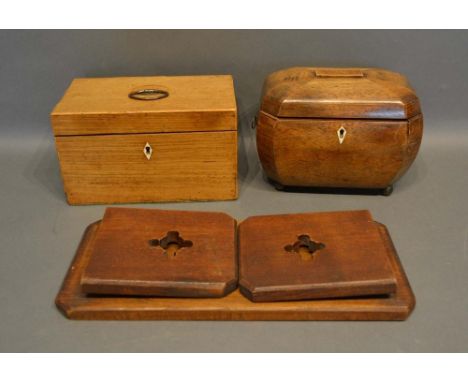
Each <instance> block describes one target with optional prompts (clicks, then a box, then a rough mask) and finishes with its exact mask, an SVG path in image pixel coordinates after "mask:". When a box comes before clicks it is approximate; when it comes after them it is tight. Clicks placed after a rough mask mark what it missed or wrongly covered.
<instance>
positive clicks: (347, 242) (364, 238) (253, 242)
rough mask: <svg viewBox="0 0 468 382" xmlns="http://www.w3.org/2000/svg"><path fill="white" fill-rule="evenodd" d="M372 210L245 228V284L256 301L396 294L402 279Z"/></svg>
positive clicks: (276, 218) (286, 218)
mask: <svg viewBox="0 0 468 382" xmlns="http://www.w3.org/2000/svg"><path fill="white" fill-rule="evenodd" d="M380 226H381V225H380V224H379V223H376V222H374V221H373V219H372V216H371V214H370V213H369V211H343V212H323V213H303V214H290V215H271V216H255V217H250V218H248V219H246V220H244V221H243V222H242V223H241V224H240V226H239V267H240V268H239V285H240V289H241V292H242V293H243V294H244V295H246V296H247V297H248V298H249V299H251V300H252V301H287V300H306V299H319V298H335V297H351V296H353V297H355V296H366V295H381V294H391V293H394V292H395V290H396V285H397V281H396V277H395V275H394V273H393V270H392V266H391V263H390V260H389V255H388V246H387V245H386V243H385V240H384V238H383V237H382V233H381V231H382V230H381V229H380Z"/></svg>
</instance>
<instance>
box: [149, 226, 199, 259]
mask: <svg viewBox="0 0 468 382" xmlns="http://www.w3.org/2000/svg"><path fill="white" fill-rule="evenodd" d="M148 243H149V245H150V246H151V247H158V246H159V247H161V248H162V249H164V255H167V256H168V257H169V258H172V257H175V256H176V255H177V251H179V249H181V248H184V247H187V248H188V247H191V246H192V245H193V243H192V242H191V241H190V240H184V239H183V238H182V236H180V235H179V232H177V231H169V232H168V233H167V234H166V236H164V237H163V238H162V239H151V240H149V242H148Z"/></svg>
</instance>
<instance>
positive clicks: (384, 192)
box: [382, 185, 393, 196]
mask: <svg viewBox="0 0 468 382" xmlns="http://www.w3.org/2000/svg"><path fill="white" fill-rule="evenodd" d="M392 192H393V186H392V185H390V186H388V187H386V188H384V189H382V195H384V196H389V195H391V194H392Z"/></svg>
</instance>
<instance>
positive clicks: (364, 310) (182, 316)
mask: <svg viewBox="0 0 468 382" xmlns="http://www.w3.org/2000/svg"><path fill="white" fill-rule="evenodd" d="M99 224H100V223H99V222H96V223H94V224H92V225H90V226H89V228H88V229H87V230H86V232H85V235H84V237H83V240H82V242H81V244H80V246H79V248H78V251H77V254H76V257H75V259H74V260H73V262H72V265H71V266H70V269H69V271H68V274H67V276H66V278H65V280H64V282H63V285H62V288H61V289H60V292H59V293H58V295H57V298H56V300H55V303H56V305H57V307H58V308H59V309H60V310H61V311H62V312H63V313H64V314H65V316H66V317H68V318H71V319H79V320H405V319H406V318H407V317H408V316H409V315H410V314H411V312H412V310H413V308H414V306H415V298H414V295H413V292H412V290H411V287H410V285H409V283H408V279H407V278H406V275H405V272H404V270H403V268H402V266H401V263H400V261H399V259H398V255H397V254H396V251H395V249H394V247H393V244H392V242H391V239H390V236H389V234H388V232H387V230H386V228H385V226H383V225H381V233H382V237H383V239H384V241H385V245H386V246H387V250H388V256H389V259H390V262H391V266H392V269H393V270H394V272H395V277H396V280H397V290H396V293H395V294H393V295H391V296H390V297H369V298H346V299H335V300H333V299H329V300H311V301H288V302H268V303H261V302H258V303H255V302H251V301H249V300H248V299H247V298H245V297H244V296H242V295H241V294H240V292H239V291H238V290H237V291H234V292H233V293H231V294H229V295H227V296H226V297H223V298H156V297H146V298H144V297H128V296H127V297H102V296H87V295H86V294H84V293H83V292H82V290H81V285H80V280H81V275H82V273H83V269H84V267H85V265H86V263H87V261H88V259H89V256H90V255H91V253H92V248H93V243H94V239H95V235H96V231H97V229H98V227H99Z"/></svg>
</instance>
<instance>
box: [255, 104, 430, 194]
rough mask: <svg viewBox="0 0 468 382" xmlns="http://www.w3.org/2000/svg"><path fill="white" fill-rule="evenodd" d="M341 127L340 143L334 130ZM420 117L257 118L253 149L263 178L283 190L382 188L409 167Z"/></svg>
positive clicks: (416, 145)
mask: <svg viewBox="0 0 468 382" xmlns="http://www.w3.org/2000/svg"><path fill="white" fill-rule="evenodd" d="M341 127H344V128H345V129H346V137H345V139H344V141H343V143H340V141H339V139H338V135H337V132H338V130H339V129H340V128H341ZM421 138H422V117H420V116H417V117H415V118H413V119H411V120H410V121H392V120H383V121H377V120H338V119H337V120H334V119H285V118H275V117H273V116H271V115H268V114H265V113H263V112H261V113H260V115H259V118H258V122H257V149H258V154H259V158H260V161H261V163H262V166H263V170H264V171H265V173H266V174H267V176H268V177H269V178H271V179H272V180H274V181H276V182H278V183H280V184H282V185H285V186H302V187H345V188H346V187H350V188H377V189H384V188H386V187H387V186H390V185H392V184H393V183H395V182H396V181H397V180H398V179H399V178H401V176H403V174H404V173H405V172H406V171H407V169H408V168H409V166H410V165H411V164H412V163H413V161H414V159H415V157H416V155H417V153H418V149H419V145H420V142H421Z"/></svg>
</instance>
